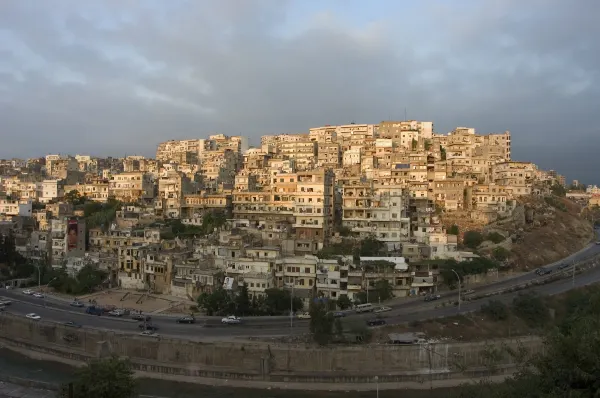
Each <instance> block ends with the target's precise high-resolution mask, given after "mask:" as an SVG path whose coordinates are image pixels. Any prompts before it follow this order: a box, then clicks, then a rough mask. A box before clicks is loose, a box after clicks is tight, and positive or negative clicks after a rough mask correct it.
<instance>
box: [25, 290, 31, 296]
mask: <svg viewBox="0 0 600 398" xmlns="http://www.w3.org/2000/svg"><path fill="white" fill-rule="evenodd" d="M23 294H26V295H28V296H31V295H32V294H33V290H29V289H26V290H23Z"/></svg>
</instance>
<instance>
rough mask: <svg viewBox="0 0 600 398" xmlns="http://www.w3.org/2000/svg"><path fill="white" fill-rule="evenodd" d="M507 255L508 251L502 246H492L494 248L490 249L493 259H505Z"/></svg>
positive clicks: (508, 254)
mask: <svg viewBox="0 0 600 398" xmlns="http://www.w3.org/2000/svg"><path fill="white" fill-rule="evenodd" d="M509 256H510V251H508V250H507V249H505V248H503V247H502V246H499V247H496V248H494V250H492V257H494V260H496V261H506V260H507V259H508V257H509Z"/></svg>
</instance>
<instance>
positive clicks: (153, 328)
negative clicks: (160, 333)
mask: <svg viewBox="0 0 600 398" xmlns="http://www.w3.org/2000/svg"><path fill="white" fill-rule="evenodd" d="M138 327H139V328H140V329H142V330H145V331H148V330H150V331H156V330H158V326H155V325H153V324H151V323H140V324H139V325H138Z"/></svg>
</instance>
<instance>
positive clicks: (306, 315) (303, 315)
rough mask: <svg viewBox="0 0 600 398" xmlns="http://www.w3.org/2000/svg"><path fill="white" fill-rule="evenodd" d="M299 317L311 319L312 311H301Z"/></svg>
mask: <svg viewBox="0 0 600 398" xmlns="http://www.w3.org/2000/svg"><path fill="white" fill-rule="evenodd" d="M297 318H298V319H310V313H308V312H303V313H301V314H298V315H297Z"/></svg>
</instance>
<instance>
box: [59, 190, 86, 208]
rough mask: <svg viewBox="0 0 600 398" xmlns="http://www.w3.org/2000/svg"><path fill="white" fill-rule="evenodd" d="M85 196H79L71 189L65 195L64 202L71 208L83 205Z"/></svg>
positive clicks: (79, 194)
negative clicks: (69, 204)
mask: <svg viewBox="0 0 600 398" xmlns="http://www.w3.org/2000/svg"><path fill="white" fill-rule="evenodd" d="M85 199H86V198H85V196H83V195H81V193H79V191H78V190H76V189H72V190H70V191H69V192H67V193H65V196H64V200H65V201H66V202H68V203H71V204H72V205H73V206H77V205H81V204H83V203H85Z"/></svg>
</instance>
